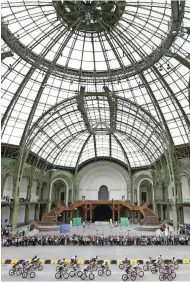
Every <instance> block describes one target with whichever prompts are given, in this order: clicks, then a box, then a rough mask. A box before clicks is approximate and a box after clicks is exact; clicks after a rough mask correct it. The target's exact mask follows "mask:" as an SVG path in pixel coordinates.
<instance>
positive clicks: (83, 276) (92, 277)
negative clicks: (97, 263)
mask: <svg viewBox="0 0 190 282" xmlns="http://www.w3.org/2000/svg"><path fill="white" fill-rule="evenodd" d="M80 278H81V279H82V280H85V279H87V278H89V279H90V280H94V278H95V275H94V273H93V272H90V274H88V277H87V276H86V275H85V273H83V274H82V275H81V277H80Z"/></svg>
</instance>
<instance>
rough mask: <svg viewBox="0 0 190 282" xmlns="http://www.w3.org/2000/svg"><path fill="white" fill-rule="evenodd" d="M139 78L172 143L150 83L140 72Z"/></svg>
mask: <svg viewBox="0 0 190 282" xmlns="http://www.w3.org/2000/svg"><path fill="white" fill-rule="evenodd" d="M140 78H141V79H142V81H143V83H144V86H145V88H146V90H147V92H148V93H149V95H150V98H151V100H152V103H153V105H154V106H155V108H156V111H157V112H158V116H160V119H161V122H162V123H163V125H164V128H165V130H166V133H167V136H168V139H169V142H170V144H171V145H173V139H172V136H171V133H170V130H169V128H168V125H167V123H166V120H165V118H164V114H163V112H162V110H161V108H160V106H159V104H158V101H157V100H156V98H155V96H154V93H153V91H152V89H151V87H150V85H149V84H148V82H147V80H146V78H145V76H144V74H143V73H141V74H140Z"/></svg>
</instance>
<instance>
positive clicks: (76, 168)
mask: <svg viewBox="0 0 190 282" xmlns="http://www.w3.org/2000/svg"><path fill="white" fill-rule="evenodd" d="M91 136H92V134H89V136H88V137H87V138H86V140H85V141H84V144H83V145H82V148H81V150H80V153H79V155H78V158H77V162H76V167H75V172H76V173H77V171H78V166H79V162H80V158H81V156H82V152H83V150H84V148H85V146H86V144H87V143H88V140H89V139H90V137H91Z"/></svg>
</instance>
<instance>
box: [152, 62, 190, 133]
mask: <svg viewBox="0 0 190 282" xmlns="http://www.w3.org/2000/svg"><path fill="white" fill-rule="evenodd" d="M153 70H154V72H155V74H156V76H157V77H158V78H159V79H160V81H161V83H162V84H163V87H165V88H166V89H167V91H168V92H169V93H170V95H171V97H172V99H173V100H174V101H175V104H176V105H177V106H178V108H179V110H180V111H181V113H182V116H183V118H184V120H185V122H186V124H187V127H188V128H190V121H189V119H188V117H187V114H186V113H185V111H184V109H183V107H182V106H181V104H180V102H179V101H178V99H177V97H176V96H175V94H174V93H173V91H172V89H171V88H170V86H169V85H168V83H167V81H166V80H165V79H164V77H163V75H162V74H161V73H160V72H159V71H158V69H157V68H156V67H155V66H154V67H153Z"/></svg>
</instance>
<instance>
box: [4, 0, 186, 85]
mask: <svg viewBox="0 0 190 282" xmlns="http://www.w3.org/2000/svg"><path fill="white" fill-rule="evenodd" d="M183 2H184V1H180V2H179V1H171V3H172V11H173V12H172V22H171V30H170V32H169V34H168V36H167V38H166V40H165V42H163V44H162V47H160V46H159V47H158V48H157V50H155V51H154V52H153V53H152V54H151V55H149V56H148V57H147V58H145V60H146V65H144V60H142V61H140V62H138V63H137V64H135V65H134V66H129V67H125V68H124V70H125V77H130V76H132V75H135V74H137V73H139V72H141V71H143V70H144V69H145V68H147V67H151V66H152V65H153V64H154V63H155V62H156V61H158V60H159V58H160V57H161V56H163V55H164V54H165V52H166V51H167V50H168V49H169V47H170V46H171V44H172V42H173V40H174V37H175V35H176V34H173V31H174V30H175V31H177V32H178V30H179V29H180V26H181V21H182V19H183V15H184V8H183V6H184V3H183ZM105 24H106V23H105ZM73 25H76V23H74V24H73ZM1 26H2V38H3V40H4V41H5V42H6V43H7V45H8V46H9V47H11V49H12V50H13V51H14V52H15V53H17V54H18V55H19V56H20V57H22V58H23V59H24V60H25V61H27V62H28V63H30V64H32V65H33V66H34V67H36V68H39V67H40V69H41V70H42V71H44V72H46V71H48V69H49V68H50V67H51V64H50V62H48V60H45V58H43V57H41V56H38V55H36V54H35V53H34V52H32V50H30V49H29V48H27V47H26V46H24V45H23V44H22V43H21V42H20V41H19V40H18V39H17V38H16V37H15V36H14V34H12V33H11V32H10V31H9V29H8V26H7V25H6V24H5V23H4V22H3V20H2V24H1ZM60 34H61V33H60ZM60 34H59V35H60ZM56 42H57V41H56V40H54V42H53V43H52V44H55V43H56ZM47 49H48V50H49V47H48V48H47ZM26 54H27V55H26ZM124 70H123V69H122V70H121V69H120V70H119V69H118V70H113V71H112V73H111V75H112V79H113V80H114V79H116V80H117V79H118V77H117V76H118V75H120V76H121V74H122V75H123V71H124ZM63 73H65V67H61V66H58V65H55V67H54V68H53V69H52V74H54V75H56V76H60V77H62V76H63ZM67 74H68V77H67V76H66V74H65V78H66V79H68V80H70V79H71V77H73V78H74V77H75V78H77V79H78V78H79V72H78V70H77V71H75V70H74V69H71V68H67ZM86 77H91V78H93V77H94V71H91V72H89V71H88V72H87V71H82V70H81V79H84V80H85V79H86ZM96 77H97V81H98V80H99V81H102V79H104V78H106V77H107V72H104V71H98V72H97V71H96ZM81 81H82V80H81Z"/></svg>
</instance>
